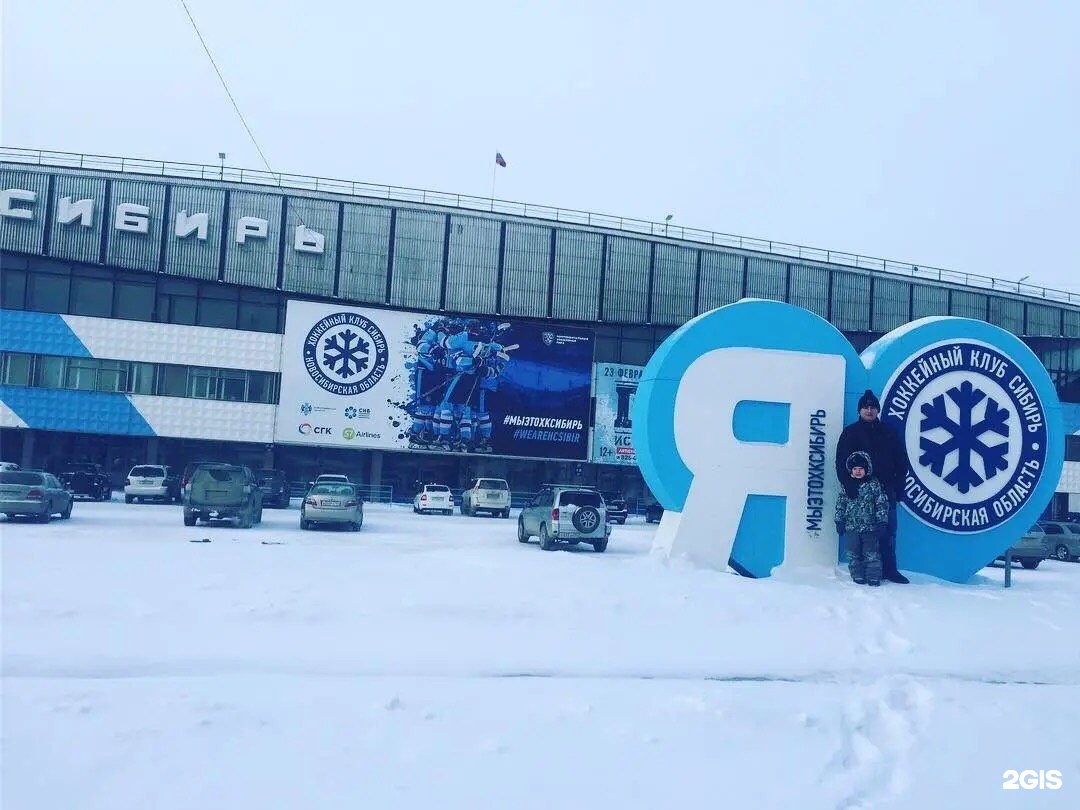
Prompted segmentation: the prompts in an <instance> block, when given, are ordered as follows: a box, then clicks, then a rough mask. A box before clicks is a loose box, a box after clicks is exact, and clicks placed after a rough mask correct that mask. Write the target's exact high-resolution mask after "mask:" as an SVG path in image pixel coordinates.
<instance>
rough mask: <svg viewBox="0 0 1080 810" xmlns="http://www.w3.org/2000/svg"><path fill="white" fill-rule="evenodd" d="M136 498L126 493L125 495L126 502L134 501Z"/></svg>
mask: <svg viewBox="0 0 1080 810" xmlns="http://www.w3.org/2000/svg"><path fill="white" fill-rule="evenodd" d="M134 500H135V499H134V498H133V497H131V496H130V495H125V496H124V503H132V502H133V501H134Z"/></svg>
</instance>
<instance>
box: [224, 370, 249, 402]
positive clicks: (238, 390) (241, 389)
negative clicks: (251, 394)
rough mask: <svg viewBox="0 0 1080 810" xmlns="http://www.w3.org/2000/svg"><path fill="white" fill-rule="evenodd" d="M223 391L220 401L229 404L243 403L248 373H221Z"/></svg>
mask: <svg viewBox="0 0 1080 810" xmlns="http://www.w3.org/2000/svg"><path fill="white" fill-rule="evenodd" d="M220 379H221V390H220V393H219V395H218V399H224V400H226V401H228V402H243V401H244V394H245V389H246V388H247V372H245V371H221V372H220Z"/></svg>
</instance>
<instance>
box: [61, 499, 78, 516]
mask: <svg viewBox="0 0 1080 810" xmlns="http://www.w3.org/2000/svg"><path fill="white" fill-rule="evenodd" d="M74 505H75V503H74V501H68V505H67V509H65V510H64V511H63V512H61V513H60V519H61V520H67V519H68V518H70V517H71V507H72V506H74Z"/></svg>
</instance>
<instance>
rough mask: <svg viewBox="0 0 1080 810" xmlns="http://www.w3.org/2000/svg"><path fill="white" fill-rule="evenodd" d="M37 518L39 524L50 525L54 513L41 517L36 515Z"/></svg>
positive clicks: (45, 513)
mask: <svg viewBox="0 0 1080 810" xmlns="http://www.w3.org/2000/svg"><path fill="white" fill-rule="evenodd" d="M35 518H36V520H37V522H38V523H48V522H49V521H50V520H52V511H51V510H50V511H47V512H44V513H42V514H40V515H36V516H35Z"/></svg>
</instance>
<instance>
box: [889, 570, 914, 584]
mask: <svg viewBox="0 0 1080 810" xmlns="http://www.w3.org/2000/svg"><path fill="white" fill-rule="evenodd" d="M885 579H887V580H889V582H895V583H896V584H897V585H907V584H909V583H910V582H911V580H910V579H908V578H907V577H905V576H904V575H903V574H901V573H900V572H899V571H890V572H889V573H887V574H886V575H885Z"/></svg>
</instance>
